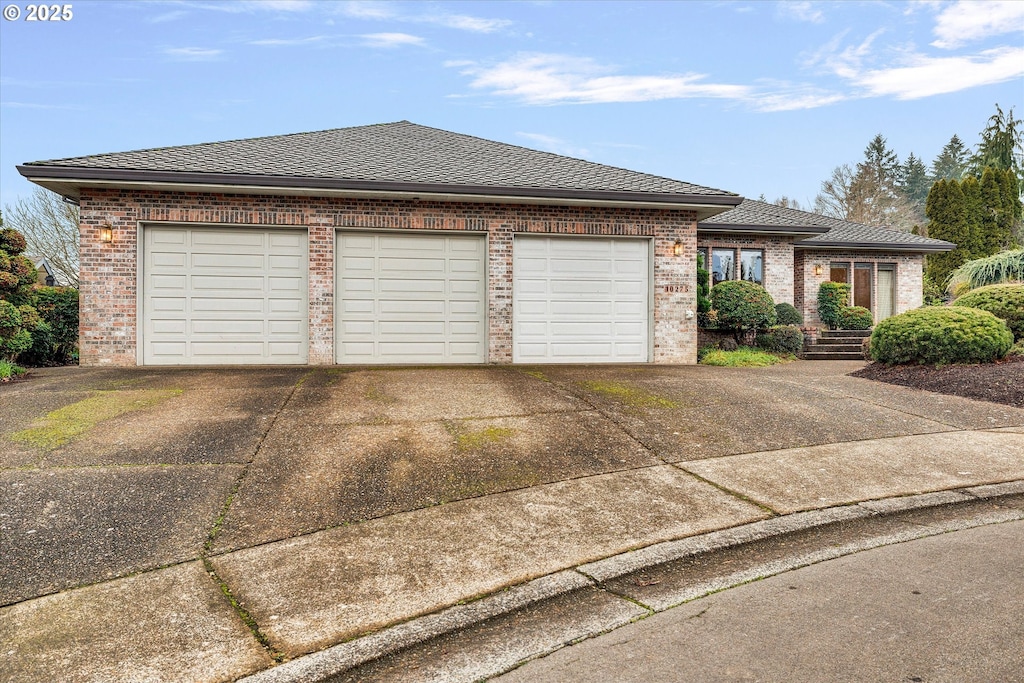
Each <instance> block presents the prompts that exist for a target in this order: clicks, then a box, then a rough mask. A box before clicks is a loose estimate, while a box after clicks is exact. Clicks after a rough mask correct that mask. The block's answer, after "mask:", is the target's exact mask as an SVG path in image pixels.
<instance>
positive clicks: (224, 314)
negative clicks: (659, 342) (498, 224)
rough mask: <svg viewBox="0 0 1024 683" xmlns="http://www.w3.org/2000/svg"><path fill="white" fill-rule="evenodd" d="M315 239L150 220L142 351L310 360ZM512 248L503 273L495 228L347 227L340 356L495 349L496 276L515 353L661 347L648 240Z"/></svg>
mask: <svg viewBox="0 0 1024 683" xmlns="http://www.w3.org/2000/svg"><path fill="white" fill-rule="evenodd" d="M307 242H308V238H307V234H306V231H305V230H302V229H283V228H282V229H277V228H274V229H262V228H261V229H256V228H253V227H250V226H247V227H238V228H231V227H198V226H187V225H147V226H145V227H144V229H143V244H144V252H143V259H142V268H141V270H142V275H141V278H140V283H141V285H142V296H141V300H140V309H141V311H140V312H141V314H142V315H141V317H142V320H143V325H142V329H141V334H142V339H141V349H142V352H141V354H140V355H141V358H140V361H141V363H142V364H145V365H222V364H256V365H259V364H304V363H307V362H308V359H309V355H308V348H309V335H310V332H309V319H310V317H309V304H308V302H309V296H310V294H309V255H308V252H309V247H308V244H307ZM511 251H512V264H511V265H512V267H511V282H510V283H507V282H498V281H497V280H498V279H499V278H500V277H502V275H503V274H504V276H505V277H506V279H507V277H508V275H507V273H508V268H507V263H502V264H500V265H502V266H503V267H502V268H490V269H489V268H488V258H489V256H488V238H487V235H486V233H472V232H470V233H452V232H428V231H417V232H411V231H401V232H399V231H393V232H392V231H365V230H339V231H337V232H336V235H335V245H334V291H333V307H334V340H333V341H334V344H333V346H334V362H336V363H339V364H359V365H362V364H370V365H372V364H449V363H458V364H472V363H486V362H488V361H489V360H490V358H489V352H488V349H489V339H488V334H489V330H491V328H492V326H493V325H492V321H490V320H489V319H488V315H489V305H493V302H491V301H489V299H488V284H489V281H492V282H491V285H492V287H493V288H494V291H492V295H493V294H494V293H495V292H498V293H499V294H500V293H501V292H502V291H503V288H504V291H505V292H506V296H507V290H509V289H510V290H511V314H512V315H511V318H512V319H511V337H512V352H511V360H512V361H513V362H515V363H601V362H646V361H647V360H649V359H650V334H651V331H650V328H651V324H650V320H651V279H650V278H651V274H650V270H651V254H650V251H651V242H650V240H649V239H644V238H609V237H589V236H579V237H576V236H572V237H567V236H552V235H532V234H517V235H515V236H514V238H513V239H512V250H511ZM490 258H500V256H499V257H495V256H491V257H490Z"/></svg>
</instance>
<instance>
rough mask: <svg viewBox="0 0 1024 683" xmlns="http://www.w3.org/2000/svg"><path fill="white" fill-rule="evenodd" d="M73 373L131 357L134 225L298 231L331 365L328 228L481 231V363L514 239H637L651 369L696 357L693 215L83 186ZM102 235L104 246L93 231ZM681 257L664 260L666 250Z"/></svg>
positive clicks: (319, 346)
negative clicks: (484, 316)
mask: <svg viewBox="0 0 1024 683" xmlns="http://www.w3.org/2000/svg"><path fill="white" fill-rule="evenodd" d="M79 202H80V207H81V225H82V249H81V276H80V278H81V293H82V307H81V327H80V338H81V339H80V357H81V362H82V364H83V365H122V366H131V365H135V364H136V363H137V361H138V338H137V330H138V319H137V313H138V297H139V273H138V267H137V264H138V259H139V248H138V244H139V241H138V237H139V233H140V230H141V227H142V226H148V225H156V224H161V223H166V224H172V225H189V224H194V225H202V226H214V225H230V226H265V227H286V228H295V229H301V230H305V231H307V233H308V240H309V255H310V258H309V297H308V300H309V330H310V332H309V362H310V364H313V365H323V364H331V363H334V357H335V356H334V264H335V258H334V234H335V230H337V229H339V228H356V229H374V230H426V231H471V232H483V233H486V235H487V248H488V252H489V258H488V279H487V282H488V320H487V323H488V328H489V333H488V341H489V356H488V360H489V362H491V363H511V362H512V357H511V339H512V302H511V297H512V236H513V235H514V234H522V233H529V234H553V235H589V236H593V235H607V236H629V237H647V238H651V239H652V240H653V241H654V283H653V284H654V302H653V303H654V306H653V309H654V311H653V313H654V318H653V324H654V329H655V335H654V344H653V347H654V354H653V362H655V363H687V362H694V359H695V358H696V353H697V348H696V334H697V332H696V320H695V319H693V318H691V319H687V318H686V311H687V310H695V308H696V292H695V289H694V287H695V282H696V280H695V277H696V256H695V254H696V252H695V247H694V245H695V243H696V213H695V212H693V211H667V210H650V209H620V208H594V207H559V206H528V205H517V204H504V205H502V204H470V203H442V202H411V201H395V200H367V199H338V198H323V197H278V196H259V195H227V194H200V193H183V192H152V191H136V190H87V191H83V192H82V194H81V196H80V198H79ZM105 226H111V227H112V229H113V239H112V241H111V242H110V243H104V242H102V241H101V240H100V230H101V228H103V227H105ZM677 241H678V242H680V243H681V244H682V245H683V249H682V254H681V255H679V256H676V255H674V253H673V248H674V245H675V244H676V242H677Z"/></svg>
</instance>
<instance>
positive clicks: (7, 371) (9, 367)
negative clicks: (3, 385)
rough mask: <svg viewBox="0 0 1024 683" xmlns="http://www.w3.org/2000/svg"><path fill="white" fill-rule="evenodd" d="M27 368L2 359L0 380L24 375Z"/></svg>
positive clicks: (4, 380)
mask: <svg viewBox="0 0 1024 683" xmlns="http://www.w3.org/2000/svg"><path fill="white" fill-rule="evenodd" d="M24 374H25V368H23V367H21V366H20V365H15V364H14V363H12V362H10V361H6V360H0V382H6V381H8V380H10V379H13V378H15V377H17V376H18V375H24Z"/></svg>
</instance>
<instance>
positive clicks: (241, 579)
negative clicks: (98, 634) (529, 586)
mask: <svg viewBox="0 0 1024 683" xmlns="http://www.w3.org/2000/svg"><path fill="white" fill-rule="evenodd" d="M861 365H862V364H860V363H810V362H797V363H792V364H789V365H783V366H776V367H773V368H757V369H741V368H736V369H730V368H711V367H703V366H691V367H656V366H616V367H566V366H559V367H538V368H523V367H479V368H467V367H454V368H387V369H367V368H351V369H349V368H283V369H272V368H266V369H263V368H244V369H168V370H156V369H131V370H117V369H81V368H63V369H52V370H44V371H40V372H39V373H37V375H36V377H35V378H34V379H33V380H32V381H30V382H25V383H20V384H14V385H9V386H0V557H3V558H4V561H3V562H2V563H0V605H11V607H8V608H6V609H5V610H0V640H3V639H4V636H5V635H7V634H6V633H5V631H8V630H10V629H14V628H15V625H16V626H17V628H19V629H21V634H22V635H21V636H20V640H18V642H19V643H21V645H22V646H23V647H25V648H27V650H26V651H25V652H23V653H22V654H24V655H25V656H27V657H28V659H29V660H31V659H32V657H34V656H37V655H38V656H39V657H42V659H39V660H38V661H36V660H32V661H36V663H35V664H33V665H32V666H34V667H36V668H34V669H29V670H28V671H29V672H30V673H32V672H34V673H36V674H38V673H39V672H40V671H44V670H49V669H47V667H48V666H51V665H53V666H56V667H57V669H54V670H55V671H57V670H59V667H60V666H67V662H68V661H70V660H68V659H64V660H60V659H59V658H58V659H53V657H52V656H51V655H45V656H44V655H43V654H39V653H40V652H42V651H43V649H45V648H47V647H49V648H51V650H52V649H53V647H54V640H53V638H56V637H57V635H56V632H54V633H50V635H47V633H48V632H47V631H46V629H45V627H44V626H43V625H41V624H43V623H44V621H45V618H47V617H46V615H51V616H52V613H53V611H54V610H56V611H63V613H66V612H67V611H68V610H69V609H72V608H70V607H69V603H67V602H66V601H67V600H71V601H74V600H76V599H79V598H81V599H85V597H83V596H87V594H88V591H92V590H97V591H100V590H108V589H109V590H114V588H113V586H114V585H115V584H114V583H111V584H102V583H101V582H108V581H111V580H114V579H120V578H122V577H129V576H132V575H135V574H138V573H140V572H141V573H143V574H142V575H141V576H139V577H134V578H132V579H131V580H132V581H134V582H135V583H133V584H131V586H129V584H127V583H125V584H117V586H118V587H119V588H117V590H121V589H122V588H124V589H125V590H128V593H125V594H124V595H123V596H122V597H121V598H117V599H115V598H110V597H109V596H108V597H107V598H105V599H104V600H106V601H107V602H108V603H110V604H112V605H116V604H118V602H117V601H118V600H124V601H126V602H131V601H132V600H137V596H135V597H132V596H133V595H134V594H133V593H132V591H133V590H136V589H138V590H142V588H140V587H141V586H144V585H147V584H146V582H147V581H152V582H153V583H152V585H148V587H146V588H145V590H146V591H149V592H150V593H153V594H158V593H161V592H166V591H167V590H169V589H168V586H178V587H179V588H180V589H181V590H182V591H183V593H185V594H188V595H191V596H192V598H194V599H195V600H196V605H198V607H196V606H194V608H195V609H196V610H198V612H201V613H202V614H203V615H206V614H207V613H209V619H210V620H211V621H210V622H209V623H206V622H204V623H202V624H199V625H198V626H196V628H199V627H200V626H202V627H203V628H209V629H213V630H217V629H220V630H222V631H224V633H225V635H224V638H225V640H224V643H223V647H224V652H230V653H231V654H230V656H226V658H224V657H222V658H221V659H220V660H217V661H218V662H219V663H218V664H217V666H223V667H227V668H225V669H223V670H220V669H216V668H215V669H214V671H215V674H216V675H213V674H210V673H209V671H207V670H205V669H204V670H202V671H203V672H205V673H201V675H200V674H199V673H197V671H199V670H186V671H184V672H178V673H180V677H181V678H183V679H188V678H190V677H192V678H208V679H211V680H217V679H218V678H220V679H224V678H231V677H233V676H238V675H242V674H245V673H250V672H252V671H254V670H258V669H260V668H263V667H266V666H269V665H270V664H271V663H272V660H271V659H270V658H271V657H277V658H278V659H280V658H282V657H284V658H287V657H293V656H297V655H300V654H302V653H304V652H310V651H313V650H316V649H319V648H323V647H326V646H329V645H331V644H333V643H337V642H340V641H342V640H345V639H347V638H351V637H353V636H356V635H359V634H360V633H366V632H368V631H371V630H374V629H377V628H381V627H383V626H386V625H388V624H391V623H395V622H397V621H402V620H404V619H408V618H409V617H411V616H415V615H417V614H424V613H427V612H430V611H432V610H436V609H439V608H441V607H445V606H447V605H451V604H455V603H456V602H459V601H461V600H466V599H469V598H472V597H475V596H479V595H483V594H486V593H488V592H492V591H494V590H497V589H500V588H501V587H503V586H506V585H511V584H513V583H517V582H521V581H524V580H528V579H530V578H533V577H536V576H542V575H545V574H548V573H551V572H557V571H559V570H561V569H564V568H566V567H569V566H573V565H574V564H578V563H580V562H587V561H593V560H596V559H600V558H601V557H607V556H609V555H611V554H614V553H617V552H623V551H625V550H629V549H631V548H636V547H642V546H645V545H650V544H651V543H656V542H659V541H665V540H670V539H674V538H681V537H685V536H688V535H692V534H695V533H701V532H704V531H708V530H712V529H720V528H727V527H730V526H734V525H737V524H743V523H746V522H751V521H755V520H758V519H764V518H766V517H770V516H774V515H779V514H787V513H791V512H796V511H799V510H809V509H814V508H820V507H825V506H826V505H838V504H845V503H849V502H856V501H861V500H869V499H875V498H882V497H886V496H893V495H906V494H910V493H919V492H923V491H936V490H943V489H951V488H955V487H958V486H968V485H977V484H987V483H994V482H1003V481H1012V480H1017V479H1024V437H1022V436H1021V432H1022V431H1024V411H1021V410H1018V409H1014V408H1011V407H1009V406H1001V405H996V404H990V403H983V402H977V401H970V400H966V399H959V398H955V397H948V396H940V395H937V394H929V393H925V392H919V391H915V390H911V389H905V388H902V387H895V386H889V385H882V384H875V383H872V382H869V381H867V380H861V379H856V378H851V377H847V376H846V373H848V372H850V371H852V370H854V369H856V368H859V367H861ZM923 439H925V440H923ZM965 443H966V444H971V445H972V448H969V449H966V450H965V448H964V444H965ZM768 453H770V454H771V456H766V455H765V454H768ZM460 501H461V502H460ZM154 570H159V571H154ZM203 574H207V575H209V577H212V579H213V581H209V582H208V585H204V581H206V579H204V578H203ZM209 577H208V578H209ZM168 581H170V583H167V582H168ZM90 584H101V585H100V586H97V587H92V588H88V589H83V590H80V591H67V589H71V588H74V587H78V586H87V585H90ZM218 584H219V588H220V591H218V590H217V588H218ZM132 586H134V587H132ZM182 586H184V587H185V588H181V587H182ZM125 587H127V588H125ZM62 591H67V592H62ZM221 592H223V593H224V594H227V595H230V596H231V597H232V599H233V600H234V601H235V602H234V603H231V602H230V601H228V600H224V599H223V596H222V595H220V593H221ZM52 594H56V595H52ZM119 595H120V594H119ZM41 596H48V597H45V598H43V597H41ZM76 596H78V597H76ZM154 599H156V598H154ZM182 599H185V598H182ZM90 600H92V598H90ZM75 604H78V603H75ZM89 604H93V603H89ZM153 609H156V608H153ZM72 611H74V610H73V609H72ZM109 618H110V619H113V620H114V621H115V622H116V621H117V619H116V618H115V616H110V617H109ZM139 618H142V617H139ZM183 618H184V619H187V618H188V617H183ZM202 618H206V616H203V617H202ZM5 619H6V621H5ZM125 619H126V617H124V616H123V615H122V619H121V621H122V622H123V621H124V620H125ZM239 619H241V622H240V621H239ZM93 622H95V623H96V624H102V619H100V618H99V617H95V615H94V616H93ZM117 623H121V622H117ZM32 624H37V626H38V628H40V629H42V630H41V631H38V633H36V632H32V633H36V635H35V636H31V635H26V634H28V633H30V632H31V629H30V628H29V627H30V626H31V625H32ZM5 625H6V628H5ZM73 626H74V625H73V624H70V625H67V628H69V629H70V628H73ZM121 627H122V628H126V626H125V625H124V624H123V623H122V624H121ZM91 628H94V629H96V628H99V626H96V625H94V626H93V627H91ZM106 628H107V629H108V639H109V637H110V636H109V634H110V633H115V634H116V632H117V628H118V627H117V624H116V623H110V624H107V626H106ZM26 629H28V630H26ZM40 634H41V635H40ZM239 634H241V635H239ZM254 635H255V638H254V637H253V636H254ZM12 637H13V636H12ZM33 637H35V638H36V640H32V638H33ZM124 637H125V638H127V636H124ZM197 637H198V636H197ZM237 638H244V639H245V640H246V644H245V646H244V647H240V646H239V645H238V643H237V642H236V640H237ZM233 639H235V640H233ZM115 640H116V638H115ZM183 643H184V641H182V642H178V644H177V645H175V646H174V647H176V648H178V649H179V650H180V649H181V648H187V647H190V646H189V645H188V644H187V643H185V644H183ZM81 645H82V644H81V643H80V642H79V643H78V646H81ZM94 645H95V644H94ZM112 647H113V646H112ZM154 647H158V646H154ZM159 647H164V648H165V649H166V648H167V647H170V646H168V645H166V643H165V644H164V645H163V646H159ZM159 647H158V649H159ZM203 647H205V648H206V652H207V653H208V654H209V657H210V661H214V659H215V658H216V657H217V656H219V655H218V652H219V650H218V649H217V648H218V646H217V645H216V643H214V644H210V643H208V642H207V643H206V644H204V646H203ZM115 649H116V648H115ZM162 651H163V650H161V652H162ZM33 653H35V654H33ZM172 653H173V650H172ZM108 656H109V657H114V655H108ZM138 656H139V657H147V656H148V657H150V659H152V657H155V656H156V655H153V654H152V653H151V654H150V655H146V651H145V648H143V649H142V650H141V651H140V654H139V655H138ZM48 657H49V659H48ZM68 657H71V659H74V658H73V657H72V655H68ZM200 659H201V658H200ZM40 662H42V663H40ZM46 662H49V664H47V663H46ZM61 662H62V663H61ZM197 662H198V663H197V664H196V665H197V666H200V665H202V661H200V660H197ZM58 664H59V666H58ZM82 666H84V665H82ZM40 667H42V668H40ZM97 677H98V678H102V676H99V675H98V674H97V676H93V677H91V679H96V678H97ZM163 677H164V678H173V677H174V676H172V675H170V674H168V673H167V672H163ZM81 679H82V680H88V679H90V676H89V675H85V674H83V676H81Z"/></svg>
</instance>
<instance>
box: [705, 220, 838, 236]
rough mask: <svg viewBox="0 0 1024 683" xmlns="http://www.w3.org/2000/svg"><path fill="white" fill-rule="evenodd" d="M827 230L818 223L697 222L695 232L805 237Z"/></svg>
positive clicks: (822, 233)
mask: <svg viewBox="0 0 1024 683" xmlns="http://www.w3.org/2000/svg"><path fill="white" fill-rule="evenodd" d="M828 231H829V228H825V227H822V226H818V225H733V224H724V223H723V224H719V223H708V224H703V225H702V224H700V223H698V224H697V234H700V233H702V232H705V233H706V232H724V233H740V234H748V235H750V234H753V235H791V236H796V237H806V236H808V235H824V234H825V233H826V232H828Z"/></svg>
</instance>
